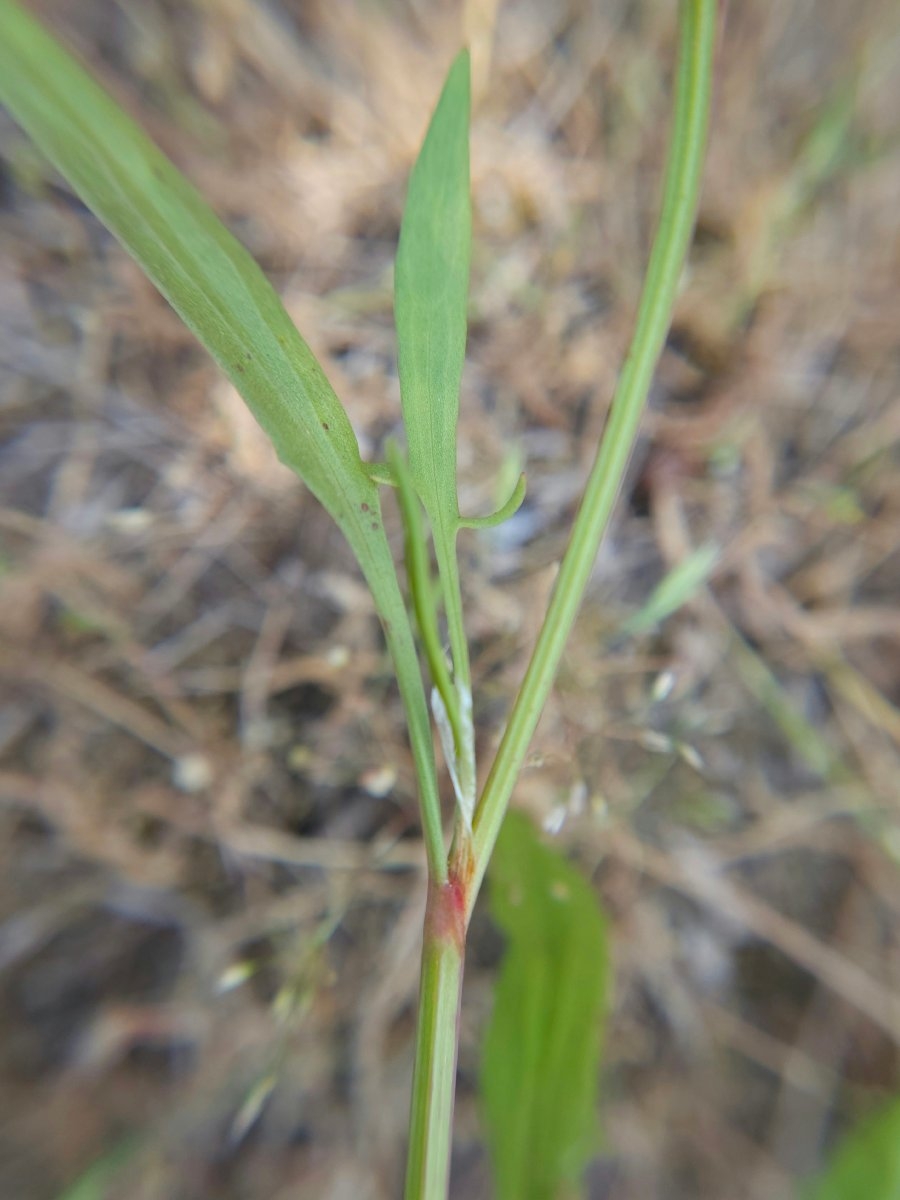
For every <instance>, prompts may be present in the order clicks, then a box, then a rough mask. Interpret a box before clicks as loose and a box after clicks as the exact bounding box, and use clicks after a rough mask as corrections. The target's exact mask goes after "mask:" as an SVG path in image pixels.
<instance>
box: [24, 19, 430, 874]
mask: <svg viewBox="0 0 900 1200" xmlns="http://www.w3.org/2000/svg"><path fill="white" fill-rule="evenodd" d="M0 102H2V103H3V104H5V105H6V106H7V107H8V108H9V110H10V112H11V113H12V115H13V116H14V117H15V118H16V120H17V121H18V122H19V123H20V124H21V125H22V126H23V127H24V128H25V130H26V131H27V132H28V133H29V134H30V135H31V137H32V138H33V139H34V141H35V142H36V143H37V144H38V146H39V147H40V148H41V149H42V150H43V152H44V153H45V154H46V155H47V157H48V158H49V159H50V161H51V162H52V163H53V164H54V165H55V166H56V167H57V168H58V169H59V171H60V172H61V173H62V174H63V175H64V176H66V178H67V179H68V180H69V181H70V183H71V184H72V185H73V187H74V188H75V190H76V191H77V192H78V194H79V195H80V196H81V197H82V199H83V200H84V201H85V203H86V204H87V205H88V207H89V208H91V209H92V210H93V211H94V212H95V213H96V214H97V216H98V217H99V218H100V219H101V220H102V221H103V223H104V224H105V225H106V226H107V227H108V228H109V229H111V230H112V232H113V233H114V234H115V235H116V237H117V238H118V239H119V241H120V242H121V243H122V244H123V245H124V247H125V248H126V250H128V251H129V253H130V254H131V255H132V256H133V257H134V258H135V259H136V260H137V262H138V263H139V264H140V265H141V267H142V268H143V269H144V271H145V272H146V273H147V275H148V276H149V277H150V279H151V280H152V281H153V283H154V284H156V286H157V287H158V288H159V290H160V291H161V292H162V294H163V295H164V296H165V297H166V299H167V300H168V301H169V303H170V304H171V305H172V307H173V308H174V309H175V310H176V312H177V313H178V314H179V315H180V316H181V318H182V319H183V320H184V322H185V324H186V325H187V326H188V327H189V328H190V329H191V330H192V331H193V332H194V333H195V334H196V335H197V337H198V338H199V340H200V341H201V342H202V343H203V345H204V346H205V347H206V348H207V350H209V352H210V353H211V354H212V355H213V357H214V358H215V359H216V361H217V362H218V363H219V365H220V366H221V367H222V369H223V370H224V371H225V373H226V375H228V377H229V378H230V379H231V381H232V382H233V383H234V385H235V387H236V388H237V390H238V391H239V392H240V394H241V395H242V396H243V398H244V400H245V401H246V402H247V405H248V406H249V408H250V410H251V411H252V413H253V415H254V416H255V417H256V419H257V421H258V422H259V423H260V425H261V426H262V428H263V429H264V430H265V431H266V433H267V434H268V435H269V437H270V438H271V439H272V442H273V444H274V446H275V449H276V450H277V452H278V454H279V457H280V458H281V459H282V461H283V462H284V463H286V464H287V466H289V467H291V468H292V469H293V470H294V471H295V472H296V473H297V474H298V475H299V476H300V477H301V478H302V479H303V480H304V482H305V483H306V484H307V486H308V487H309V488H310V490H311V491H312V492H313V493H314V494H315V495H316V496H317V497H318V499H319V500H320V501H321V503H322V504H323V505H324V506H325V508H326V509H327V510H328V511H329V512H330V513H331V515H332V517H333V518H334V519H335V521H336V522H337V523H338V525H339V526H340V528H341V529H342V530H343V532H344V534H345V536H346V537H347V540H348V541H349V542H350V545H351V546H352V548H353V550H354V552H355V554H356V557H357V559H358V560H359V563H360V566H361V567H362V570H363V573H364V575H365V577H366V580H367V582H368V584H369V587H370V588H371V591H372V595H373V598H374V600H375V605H376V608H377V609H378V612H379V614H380V616H381V618H382V621H383V624H384V628H385V633H386V636H387V639H388V644H389V646H390V648H391V653H392V657H393V659H394V664H395V667H396V670H397V677H398V681H399V684H400V690H401V692H402V694H403V698H404V702H405V704H406V709H407V717H408V720H409V727H410V739H411V742H412V746H413V753H414V754H415V756H416V761H417V774H418V776H419V782H420V786H421V788H422V804H423V816H424V823H425V835H426V843H427V847H428V852H429V860H430V863H431V866H432V870H433V871H434V872H435V874H436V877H437V878H441V877H442V876H443V875H445V874H446V864H445V862H444V855H443V840H442V834H441V816H440V805H439V800H438V793H437V782H436V773H435V767H434V758H433V749H432V744H431V734H430V728H429V719H428V708H427V704H426V701H425V696H424V692H423V689H422V681H421V676H420V674H419V669H418V663H417V660H416V653H415V646H414V643H413V639H412V632H411V630H410V627H409V621H408V618H407V615H406V609H405V606H404V603H403V598H402V595H401V593H400V588H399V584H398V582H397V575H396V572H395V570H394V564H393V559H392V556H391V552H390V547H389V545H388V541H387V537H386V535H385V532H384V529H383V526H382V523H381V511H380V503H379V498H378V489H377V485H376V484H375V483H374V482H373V480H372V478H371V477H370V475H369V472H368V471H367V469H366V468H365V467H364V465H363V463H362V461H361V459H360V454H359V447H358V445H357V441H356V437H355V435H354V433H353V429H352V426H351V424H350V420H349V418H348V417H347V414H346V413H345V411H344V409H343V408H342V406H341V404H340V401H339V400H338V398H337V396H336V395H335V394H334V391H333V390H332V388H331V385H330V384H329V382H328V380H327V379H326V377H325V373H324V372H323V370H322V368H321V366H320V365H319V363H318V361H317V360H316V358H315V356H314V355H313V353H312V351H311V350H310V349H309V347H308V346H307V344H306V342H304V340H303V338H302V337H301V336H300V334H299V333H298V332H297V329H296V328H295V326H294V324H293V322H292V321H291V319H290V317H289V316H288V314H287V312H286V311H285V309H284V306H283V305H282V303H281V300H280V299H279V298H278V295H277V294H276V293H275V291H274V289H273V288H272V287H271V285H270V284H269V283H268V281H267V280H266V278H265V276H264V275H263V273H262V271H261V270H260V269H259V267H258V266H257V265H256V263H255V262H254V261H253V259H252V258H251V257H250V255H249V254H248V253H247V251H246V250H244V248H243V247H242V246H241V245H240V244H239V242H237V241H236V240H235V238H233V237H232V235H231V234H230V233H229V232H228V230H227V229H226V228H225V227H224V225H222V223H221V222H220V221H219V220H218V218H217V217H216V216H215V214H214V213H213V212H212V210H211V209H210V208H209V206H208V205H207V204H206V203H205V201H204V200H203V198H202V197H201V196H200V195H199V193H198V192H197V191H196V190H195V189H194V188H193V187H192V186H191V184H190V183H189V182H188V181H187V180H186V179H185V178H184V177H183V176H182V175H181V174H180V173H179V172H178V171H177V170H176V168H175V167H174V166H173V165H172V163H170V162H169V160H168V159H167V158H166V157H165V155H164V154H162V152H161V151H160V150H159V149H158V148H157V147H156V146H155V145H154V144H153V143H152V142H151V141H150V140H149V139H148V138H147V137H146V136H145V135H144V133H143V132H142V131H141V130H140V129H139V128H138V127H137V125H135V123H134V122H133V121H132V120H131V119H130V118H129V117H128V116H126V114H125V113H123V112H122V110H121V109H120V108H118V106H117V105H116V104H115V103H114V102H113V101H112V100H111V99H110V98H109V96H107V95H106V93H105V92H104V91H103V90H102V89H101V88H100V87H98V86H97V84H96V83H94V81H93V80H92V79H91V78H90V76H89V75H88V74H87V73H86V72H85V71H84V70H83V69H82V68H81V67H80V66H79V65H78V63H77V62H75V60H74V59H73V58H72V57H71V56H70V55H69V54H67V53H66V51H65V50H63V49H62V47H61V46H59V45H58V44H57V43H56V42H55V41H54V40H53V38H52V37H50V36H49V35H48V34H47V33H46V32H45V31H44V30H43V29H42V27H41V26H40V25H39V24H38V23H37V22H36V21H34V20H32V18H31V17H29V16H28V15H27V14H26V13H25V12H23V11H22V9H21V8H19V6H18V5H17V4H15V3H13V0H0Z"/></svg>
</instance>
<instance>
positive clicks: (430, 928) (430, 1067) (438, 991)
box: [405, 880, 465, 1200]
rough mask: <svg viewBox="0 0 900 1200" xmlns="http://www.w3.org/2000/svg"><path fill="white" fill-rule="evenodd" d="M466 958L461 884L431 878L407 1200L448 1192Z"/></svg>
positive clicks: (437, 1197)
mask: <svg viewBox="0 0 900 1200" xmlns="http://www.w3.org/2000/svg"><path fill="white" fill-rule="evenodd" d="M464 957H465V897H464V894H463V889H462V887H461V886H460V885H459V884H458V883H457V882H455V881H454V880H451V881H450V882H449V883H447V884H444V885H442V886H441V885H435V884H433V883H432V884H430V886H429V897H428V906H427V909H426V913H425V932H424V937H423V944H422V974H421V978H420V981H419V1014H418V1027H417V1030H416V1066H415V1072H414V1074H413V1092H412V1107H411V1111H410V1122H409V1152H408V1158H407V1164H406V1192H405V1198H406V1200H440V1198H441V1197H444V1196H446V1195H447V1185H448V1182H449V1179H450V1150H451V1147H452V1144H453V1102H454V1096H455V1093H456V1052H457V1046H458V1043H459V1001H460V993H461V989H462V976H463V961H464Z"/></svg>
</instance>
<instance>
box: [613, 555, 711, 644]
mask: <svg viewBox="0 0 900 1200" xmlns="http://www.w3.org/2000/svg"><path fill="white" fill-rule="evenodd" d="M718 561H719V548H718V547H717V546H714V545H712V544H711V543H707V544H705V545H703V546H698V547H697V549H696V550H694V551H693V552H692V553H691V554H689V555H688V556H687V558H685V559H684V560H683V561H682V562H680V563H679V564H678V565H677V566H676V567H673V568H672V570H671V571H669V572H668V574H667V575H665V576H664V577H663V579H661V580H660V582H659V583H658V584H657V585H656V587H655V588H654V589H653V592H652V594H651V596H650V598H649V599H648V600H647V602H646V603H645V604H644V605H643V607H642V608H640V609H639V610H638V611H637V612H636V613H635V614H634V616H633V617H632V618H631V619H630V620H628V621H626V622H625V624H624V626H623V627H622V632H623V633H641V632H642V631H643V630H645V629H652V628H653V626H654V625H658V624H659V623H660V621H664V620H665V619H666V617H669V616H671V615H672V613H674V612H677V611H678V609H679V608H681V607H682V605H684V604H687V602H688V600H690V599H691V598H692V597H693V596H695V595H696V594H697V592H698V591H699V590H700V588H701V587H703V585H704V583H706V581H707V579H708V578H709V577H710V575H711V574H712V572H713V569H714V568H715V565H716V563H717V562H718Z"/></svg>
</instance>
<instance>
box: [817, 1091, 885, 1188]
mask: <svg viewBox="0 0 900 1200" xmlns="http://www.w3.org/2000/svg"><path fill="white" fill-rule="evenodd" d="M804 1198H805V1200H900V1098H896V1099H894V1100H891V1101H890V1102H889V1103H888V1104H886V1105H885V1106H884V1107H883V1108H881V1109H880V1110H879V1111H878V1112H876V1113H875V1114H874V1115H873V1116H870V1117H869V1118H868V1119H867V1120H865V1121H863V1123H862V1124H861V1125H859V1126H858V1127H857V1128H856V1129H854V1130H853V1131H852V1132H851V1133H850V1134H849V1135H848V1137H847V1138H846V1139H845V1140H844V1141H843V1142H842V1143H841V1145H840V1146H839V1147H838V1149H837V1152H836V1153H835V1155H834V1158H833V1159H832V1161H831V1163H830V1165H829V1166H828V1167H827V1168H826V1170H825V1171H824V1173H823V1174H822V1175H821V1176H820V1177H819V1179H818V1180H817V1181H816V1182H815V1183H814V1184H813V1185H812V1186H811V1187H810V1188H809V1189H808V1190H807V1191H806V1192H804Z"/></svg>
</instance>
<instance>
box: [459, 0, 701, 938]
mask: <svg viewBox="0 0 900 1200" xmlns="http://www.w3.org/2000/svg"><path fill="white" fill-rule="evenodd" d="M716 3H717V0H682V3H681V6H680V31H681V40H680V51H679V65H678V74H677V82H676V95H675V116H674V121H673V130H672V142H671V148H670V151H669V157H668V163H667V168H666V184H665V191H664V195H663V202H662V208H661V212H660V218H659V226H658V229H657V234H656V238H655V241H654V244H653V250H652V252H651V255H650V262H649V265H648V268H647V276H646V280H645V282H644V290H643V293H642V296H641V303H640V308H639V310H638V316H637V323H636V327H635V332H634V337H633V339H632V343H631V348H630V350H629V352H628V357H627V359H626V361H625V366H624V368H623V370H622V374H621V376H620V378H619V384H618V387H617V388H616V393H615V396H614V398H613V403H612V408H611V410H610V415H609V421H608V424H607V428H606V431H605V433H604V436H603V440H602V442H601V444H600V448H599V450H598V453H597V457H596V459H595V461H594V465H593V468H592V470H591V473H590V476H589V479H588V483H587V487H586V489H585V493H584V498H583V500H582V503H581V507H580V509H579V512H578V515H577V517H576V518H575V522H574V525H573V527H572V534H571V537H570V539H569V545H568V548H567V550H566V553H565V556H564V557H563V561H562V564H561V566H560V569H559V575H558V577H557V580H556V585H555V587H554V590H553V596H552V598H551V600H550V604H549V607H548V609H547V614H546V617H545V618H544V623H543V625H542V627H541V631H540V634H539V635H538V639H537V643H536V645H535V648H534V652H533V654H532V656H531V661H530V662H529V664H528V668H527V670H526V672H525V678H524V679H523V681H522V685H521V687H520V689H519V692H518V695H517V696H516V699H515V702H514V704H513V708H512V712H511V713H510V717H509V723H508V724H507V726H506V730H505V732H504V734H503V738H502V740H501V742H500V746H499V748H498V750H497V756H496V758H495V760H494V763H493V766H492V767H491V771H490V774H489V775H488V778H487V780H486V782H485V786H484V791H483V793H482V797H481V801H480V804H479V806H478V808H477V810H476V813H475V821H474V839H473V851H474V875H473V878H472V881H471V885H470V887H469V888H468V889H467V894H466V910H467V916H468V915H469V914H471V911H472V907H473V905H474V903H475V898H476V896H477V894H478V889H479V887H480V885H481V882H482V880H483V878H484V874H485V871H486V870H487V865H488V862H489V861H490V856H491V852H492V850H493V848H494V844H495V842H496V840H497V835H498V834H499V832H500V826H501V824H502V822H503V817H504V814H505V812H506V807H507V805H508V803H509V798H510V796H511V795H512V791H513V787H514V786H515V781H516V778H517V776H518V773H519V771H520V770H521V767H522V763H523V761H524V759H525V755H526V753H527V751H528V745H529V743H530V741H531V738H532V735H533V733H534V730H535V728H536V726H537V723H538V720H539V718H540V715H541V712H542V711H543V708H544V705H545V703H546V702H547V698H548V696H549V694H550V690H551V688H552V686H553V681H554V679H555V677H556V672H557V669H558V667H559V662H560V659H561V657H562V653H563V650H564V648H565V644H566V641H567V639H568V637H569V633H570V631H571V629H572V625H573V623H574V621H575V617H576V615H577V612H578V608H579V606H580V604H581V600H582V597H583V595H584V591H585V588H586V587H587V583H588V579H589V578H590V574H591V569H592V567H593V564H594V560H595V558H596V556H597V551H598V549H599V547H600V542H601V539H602V537H603V534H604V532H605V531H606V526H607V523H608V521H609V517H610V513H611V512H612V508H613V505H614V503H615V500H616V496H617V495H618V491H619V488H620V486H621V482H622V478H623V476H624V473H625V468H626V465H627V463H628V457H629V455H630V453H631V449H632V446H633V444H634V440H635V437H636V434H637V430H638V425H639V423H640V419H641V413H642V410H643V407H644V402H645V400H646V397H647V393H648V391H649V388H650V382H651V380H652V378H653V372H654V370H655V368H656V363H657V361H658V359H659V355H660V353H661V351H662V347H663V343H664V341H665V337H666V333H667V331H668V328H669V322H670V320H671V313H672V306H673V304H674V301H675V295H676V291H677V288H678V282H679V279H680V277H681V272H682V268H683V266H684V261H685V257H686V255H687V250H688V246H689V244H690V239H691V235H692V232H693V226H694V219H695V214H696V209H697V199H698V196H699V191H700V178H701V174H702V170H703V157H704V150H705V147H706V136H707V129H708V125H709V108H710V92H711V81H712V63H713V49H714V42H715V25H716V21H715V18H716Z"/></svg>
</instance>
